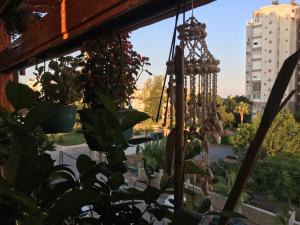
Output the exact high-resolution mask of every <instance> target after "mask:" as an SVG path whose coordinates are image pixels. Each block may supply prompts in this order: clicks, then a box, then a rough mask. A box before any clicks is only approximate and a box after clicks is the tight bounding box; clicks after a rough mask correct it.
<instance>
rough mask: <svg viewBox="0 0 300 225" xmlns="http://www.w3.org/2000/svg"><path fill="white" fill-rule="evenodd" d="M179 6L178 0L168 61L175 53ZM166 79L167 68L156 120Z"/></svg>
mask: <svg viewBox="0 0 300 225" xmlns="http://www.w3.org/2000/svg"><path fill="white" fill-rule="evenodd" d="M180 7H181V1H179V2H178V5H177V9H176V17H175V25H174V30H173V36H172V42H171V48H170V52H169V57H168V61H170V60H171V59H172V58H174V54H175V42H176V28H177V25H178V18H179V13H180ZM166 81H167V69H166V73H165V78H164V83H163V87H162V90H161V95H160V100H159V105H158V110H157V115H156V122H158V120H159V114H160V109H161V104H162V100H163V96H164V92H165V87H166ZM169 97H170V96H168V98H169Z"/></svg>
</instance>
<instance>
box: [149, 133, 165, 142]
mask: <svg viewBox="0 0 300 225" xmlns="http://www.w3.org/2000/svg"><path fill="white" fill-rule="evenodd" d="M163 136H164V135H163V132H161V131H157V132H151V133H149V134H148V137H149V138H152V139H154V140H159V139H162V138H163Z"/></svg>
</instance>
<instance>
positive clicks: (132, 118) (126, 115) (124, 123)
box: [120, 110, 150, 131]
mask: <svg viewBox="0 0 300 225" xmlns="http://www.w3.org/2000/svg"><path fill="white" fill-rule="evenodd" d="M149 118H150V117H149V116H148V115H147V114H146V113H144V112H139V111H135V110H126V111H124V112H122V113H121V118H120V123H121V128H122V130H123V131H125V130H127V129H129V128H132V127H133V126H134V125H136V124H138V123H140V122H143V121H144V120H146V119H149Z"/></svg>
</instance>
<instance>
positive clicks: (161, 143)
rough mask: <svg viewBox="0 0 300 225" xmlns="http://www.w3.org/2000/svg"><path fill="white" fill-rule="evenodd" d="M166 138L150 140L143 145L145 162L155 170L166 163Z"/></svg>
mask: <svg viewBox="0 0 300 225" xmlns="http://www.w3.org/2000/svg"><path fill="white" fill-rule="evenodd" d="M166 143H167V139H165V138H163V139H161V140H156V141H151V142H148V143H146V144H145V145H144V149H143V153H144V157H145V158H146V161H147V164H149V165H150V166H151V167H153V168H154V169H155V170H159V169H163V168H164V167H165V165H166V157H165V149H166Z"/></svg>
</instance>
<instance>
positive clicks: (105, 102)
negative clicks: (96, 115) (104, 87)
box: [95, 90, 117, 117]
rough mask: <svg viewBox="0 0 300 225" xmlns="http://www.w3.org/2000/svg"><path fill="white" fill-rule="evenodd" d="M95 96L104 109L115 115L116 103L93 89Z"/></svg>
mask: <svg viewBox="0 0 300 225" xmlns="http://www.w3.org/2000/svg"><path fill="white" fill-rule="evenodd" d="M95 94H96V96H97V97H98V98H99V99H100V101H101V102H102V104H103V105H104V107H105V109H106V110H108V111H109V112H110V113H112V114H113V115H114V116H115V117H117V106H116V104H115V103H114V102H113V101H112V100H111V99H110V98H108V97H107V96H105V95H103V94H101V93H100V92H99V91H97V90H95Z"/></svg>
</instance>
